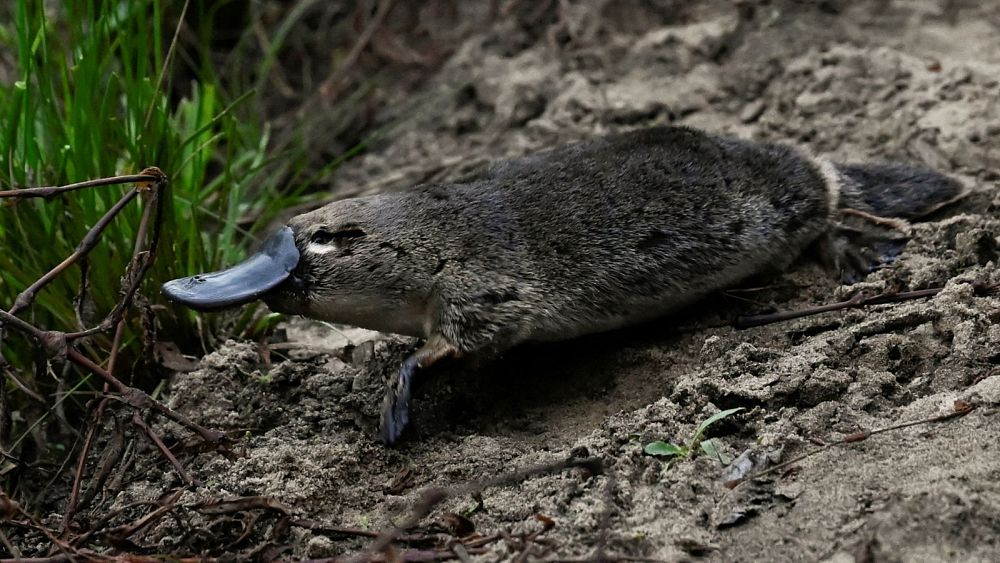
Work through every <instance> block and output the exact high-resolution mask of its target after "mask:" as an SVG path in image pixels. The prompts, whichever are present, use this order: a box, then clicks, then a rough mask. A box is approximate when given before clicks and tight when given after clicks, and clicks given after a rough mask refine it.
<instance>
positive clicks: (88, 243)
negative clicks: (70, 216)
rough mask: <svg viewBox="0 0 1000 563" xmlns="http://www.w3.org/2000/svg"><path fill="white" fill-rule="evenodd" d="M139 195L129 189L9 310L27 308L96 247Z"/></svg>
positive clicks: (18, 297) (137, 191)
mask: <svg viewBox="0 0 1000 563" xmlns="http://www.w3.org/2000/svg"><path fill="white" fill-rule="evenodd" d="M138 195H139V190H137V189H132V190H130V191H128V192H127V193H126V194H125V195H123V196H122V197H121V199H119V200H118V201H117V202H116V203H115V204H114V205H113V206H111V209H109V210H108V212H107V213H105V214H104V216H103V217H101V219H100V220H99V221H98V222H97V223H95V224H94V226H93V227H91V228H90V230H89V231H87V234H86V235H84V237H83V240H81V241H80V244H78V245H77V247H76V250H74V251H73V253H72V254H70V255H69V256H67V257H66V259H65V260H63V261H62V262H60V263H59V265H58V266H56V267H55V268H52V269H51V270H49V271H48V272H47V273H46V274H45V275H44V276H42V277H41V278H39V279H38V280H37V281H36V282H35V283H33V284H31V285H30V286H28V288H27V289H25V290H24V291H22V292H21V293H20V294H18V296H17V297H16V298H15V299H14V305H13V306H12V307H11V308H10V309H8V311H7V312H8V313H10V314H12V315H16V314H17V313H18V312H19V311H21V310H23V309H25V308H26V307H28V305H31V303H32V301H34V300H35V295H36V294H37V293H38V292H39V291H40V290H41V289H42V288H43V287H45V286H46V285H48V284H49V282H51V281H52V280H53V279H55V277H56V276H58V275H59V274H61V273H63V272H64V271H65V270H66V269H67V268H69V267H70V266H72V265H73V264H75V263H76V261H77V260H79V259H80V258H82V257H83V256H86V255H87V254H88V253H89V252H90V251H91V250H93V249H94V247H95V246H97V242H98V240H100V237H101V234H102V233H103V232H104V229H106V228H108V225H110V224H111V221H112V220H114V218H115V217H117V216H118V214H119V213H120V212H121V210H122V209H124V208H125V206H126V205H128V204H129V203H131V202H132V200H133V199H135V198H136V196H138Z"/></svg>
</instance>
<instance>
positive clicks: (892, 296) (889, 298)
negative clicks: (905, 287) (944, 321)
mask: <svg viewBox="0 0 1000 563" xmlns="http://www.w3.org/2000/svg"><path fill="white" fill-rule="evenodd" d="M973 287H974V288H975V291H976V295H980V296H982V295H988V294H990V293H994V292H995V291H996V290H997V287H998V284H984V283H973ZM942 291H944V288H943V287H932V288H928V289H918V290H914V291H902V292H898V293H881V294H879V295H874V296H871V297H865V296H864V294H861V293H859V294H857V295H855V296H854V297H852V298H850V299H848V300H847V301H840V302H837V303H829V304H827V305H819V306H817V307H809V308H806V309H801V310H798V311H781V312H778V313H769V314H766V315H750V316H746V317H737V318H736V321H735V322H734V323H733V326H735V327H736V328H738V329H743V328H751V327H755V326H763V325H767V324H773V323H779V322H783V321H790V320H792V319H798V318H801V317H808V316H811V315H818V314H820V313H826V312H829V311H839V310H842V309H856V308H860V307H867V306H870V305H885V304H887V303H899V302H902V301H909V300H912V299H923V298H925V297H933V296H935V295H937V294H938V293H941V292H942Z"/></svg>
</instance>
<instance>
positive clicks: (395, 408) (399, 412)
mask: <svg viewBox="0 0 1000 563" xmlns="http://www.w3.org/2000/svg"><path fill="white" fill-rule="evenodd" d="M455 356H458V349H457V348H456V347H455V346H453V345H452V344H451V343H450V342H448V340H447V339H446V338H444V337H443V336H440V335H435V336H432V337H431V338H429V339H428V340H427V342H426V343H425V344H424V345H423V346H421V347H420V349H419V350H417V351H416V352H414V353H413V354H412V355H411V356H410V357H408V358H406V360H405V361H404V362H403V365H402V366H400V368H399V375H398V377H397V379H396V380H395V381H393V382H391V383H390V385H389V387H388V389H386V393H385V401H384V402H383V403H382V421H381V428H380V430H379V435H380V437H381V438H382V441H383V442H385V443H386V444H395V443H396V442H397V441H398V440H399V437H400V436H402V434H403V430H405V429H406V426H407V425H408V424H409V423H410V390H411V388H412V386H413V380H414V379H415V378H416V377H417V375H418V374H419V373H420V372H421V371H423V370H425V369H427V368H429V367H431V366H432V365H434V364H436V363H437V362H439V361H440V360H441V359H443V358H447V357H455Z"/></svg>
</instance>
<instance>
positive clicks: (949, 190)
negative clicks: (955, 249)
mask: <svg viewBox="0 0 1000 563" xmlns="http://www.w3.org/2000/svg"><path fill="white" fill-rule="evenodd" d="M962 194H963V190H962V186H961V185H960V184H959V183H958V182H957V181H955V180H953V179H951V178H948V177H947V176H944V175H942V174H940V173H938V172H935V171H933V170H928V169H925V168H919V167H912V166H905V165H897V164H855V165H844V164H835V163H832V162H830V161H827V160H825V159H820V158H815V157H813V156H811V155H809V154H808V153H807V152H805V151H802V150H799V149H797V148H795V147H790V146H785V145H781V144H776V143H766V142H752V141H745V140H739V139H733V138H727V137H721V136H716V135H711V134H707V133H703V132H700V131H696V130H693V129H688V128H683V127H658V128H651V129H645V130H639V131H634V132H630V133H623V134H616V135H611V136H608V137H603V138H597V139H593V140H589V141H584V142H580V143H575V144H570V145H566V146H563V147H560V148H557V149H554V150H551V151H547V152H544V153H540V154H537V155H534V156H528V157H524V158H519V159H514V160H509V161H503V162H500V163H498V164H496V165H494V166H492V167H490V168H489V169H487V170H485V171H483V172H482V173H479V174H478V175H475V176H472V177H469V178H466V179H463V180H462V181H460V182H457V183H453V184H446V185H424V186H418V187H416V188H414V189H412V190H409V191H406V192H401V193H392V194H379V195H374V196H369V197H362V198H355V199H348V200H343V201H338V202H335V203H331V204H329V205H327V206H325V207H323V208H320V209H317V210H316V211H312V212H310V213H306V214H303V215H299V216H297V217H295V218H293V219H292V220H291V221H289V223H288V225H287V226H286V227H284V228H282V229H281V230H279V231H278V232H277V233H276V234H274V235H273V236H271V238H269V239H268V240H267V242H265V244H264V246H263V248H262V250H261V251H260V252H259V253H257V254H255V255H254V256H252V257H251V258H250V259H248V260H246V261H245V262H243V263H241V264H239V265H236V266H234V267H232V268H230V269H227V270H223V271H221V272H216V273H212V274H202V275H199V276H193V277H190V278H184V279H179V280H173V281H171V282H168V283H166V284H165V285H164V286H163V292H164V293H165V294H166V295H167V296H168V297H169V298H171V299H173V300H175V301H178V302H180V303H182V304H184V305H187V306H190V307H193V308H196V309H202V310H216V309H220V308H225V307H235V306H238V305H242V304H244V303H248V302H250V301H253V300H256V299H262V300H263V301H264V302H265V303H267V304H268V306H270V307H271V308H272V309H273V310H276V311H279V312H284V313H290V314H299V315H305V316H307V317H312V318H317V319H322V320H327V321H331V322H337V323H343V324H351V325H355V326H360V327H364V328H369V329H373V330H379V331H383V332H394V333H400V334H407V335H413V336H419V337H422V338H424V339H426V341H425V343H424V345H423V346H422V347H421V348H420V349H419V350H417V351H416V352H415V353H414V354H413V355H412V356H410V357H409V358H408V359H407V360H406V361H405V362H404V363H403V366H402V368H401V369H400V372H399V375H398V379H396V380H395V381H394V382H393V384H391V385H390V386H389V389H388V391H387V394H386V400H385V404H384V407H383V413H382V421H381V437H382V439H383V440H384V441H385V442H386V443H393V442H395V441H396V440H398V439H399V437H400V434H401V433H402V431H403V429H404V427H405V426H406V425H407V423H408V421H409V400H410V386H411V383H412V381H413V378H414V377H415V376H416V375H417V373H418V372H419V371H421V370H423V369H426V368H428V367H430V366H432V365H433V364H435V363H436V362H438V361H440V360H441V359H443V358H446V357H457V356H463V355H468V354H482V353H485V354H495V353H498V352H501V351H503V350H505V349H508V348H510V347H512V346H514V345H517V344H519V343H522V342H526V341H544V340H559V339H567V338H573V337H575V336H579V335H582V334H587V333H594V332H599V331H605V330H611V329H615V328H618V327H621V326H623V325H627V324H633V323H637V322H641V321H646V320H649V319H652V318H655V317H659V316H662V315H664V314H666V313H669V312H671V311H673V310H676V309H677V308H679V307H682V306H684V305H687V304H690V303H692V302H694V301H697V300H698V299H701V298H702V297H705V296H706V295H709V294H711V293H713V292H715V291H718V290H721V289H725V288H728V287H732V286H733V285H734V284H737V283H739V282H740V281H742V280H744V279H746V278H748V277H750V276H753V275H756V274H762V273H771V272H780V271H782V270H784V269H785V268H787V267H788V266H789V265H790V264H791V263H792V262H793V261H794V260H795V259H796V258H797V257H798V256H799V255H800V254H801V253H802V252H803V251H804V250H805V249H806V248H807V247H810V246H813V245H815V246H817V247H818V250H819V254H820V256H821V258H822V259H823V261H824V263H825V264H826V265H827V266H828V267H829V268H831V269H832V270H834V271H836V272H837V273H839V274H841V275H843V276H844V277H845V278H847V279H857V278H859V277H860V276H863V275H865V274H867V273H868V272H869V271H870V270H871V269H872V268H873V267H874V266H875V265H877V264H878V263H879V262H880V260H882V259H883V258H884V256H883V255H884V254H885V253H886V252H889V250H887V249H895V250H896V251H898V249H899V248H900V247H901V246H902V242H901V241H903V240H905V238H904V237H903V235H902V233H901V231H905V229H906V221H905V220H906V219H915V218H919V217H920V216H922V215H925V214H927V213H929V212H931V211H933V210H935V209H937V208H939V207H941V206H942V205H945V204H947V203H949V202H951V201H954V200H955V199H957V198H959V197H961V195H962ZM849 223H850V224H849ZM886 225H889V226H890V227H893V226H894V227H895V229H893V228H886Z"/></svg>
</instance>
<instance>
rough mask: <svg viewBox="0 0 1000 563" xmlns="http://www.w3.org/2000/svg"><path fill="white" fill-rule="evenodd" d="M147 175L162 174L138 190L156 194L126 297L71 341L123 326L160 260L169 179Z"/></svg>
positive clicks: (140, 236) (138, 242) (146, 212)
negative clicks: (166, 190) (164, 197)
mask: <svg viewBox="0 0 1000 563" xmlns="http://www.w3.org/2000/svg"><path fill="white" fill-rule="evenodd" d="M143 174H144V175H146V176H157V175H158V177H159V180H158V181H157V182H155V183H154V184H153V186H152V187H149V186H140V187H138V188H137V189H138V190H139V191H140V192H141V193H151V194H152V195H151V196H149V197H148V198H147V201H146V206H145V209H143V213H142V219H141V220H140V223H139V229H138V231H137V233H136V241H135V246H134V248H133V251H132V260H131V261H129V266H128V267H129V270H128V271H127V273H126V275H125V276H124V279H125V280H127V281H126V282H123V287H122V298H121V300H120V301H119V302H118V303H117V304H115V307H114V308H113V309H112V310H111V312H110V313H109V314H108V316H107V317H105V319H104V320H103V321H102V322H101V323H100V324H99V325H97V326H96V327H93V328H90V329H86V330H82V331H79V332H72V333H69V334H67V335H66V339H67V340H70V341H72V340H76V339H78V338H83V337H86V336H90V335H92V334H96V333H98V332H103V331H106V330H110V329H111V327H113V326H115V325H116V324H120V323H121V320H122V319H123V318H124V317H125V311H127V310H128V308H129V307H130V306H131V305H132V300H133V299H134V298H135V294H136V292H137V291H138V290H139V286H140V285H141V284H142V281H143V280H144V279H145V277H146V274H147V273H148V272H149V269H150V268H152V266H153V262H154V261H155V260H156V251H157V248H158V247H159V242H160V227H161V226H162V224H163V190H164V189H165V188H166V184H167V178H166V176H165V175H164V174H163V173H162V172H160V170H159V169H158V168H147V169H145V170H143ZM150 231H152V232H150ZM147 238H148V239H149V245H148V248H146V239H147ZM137 263H138V264H139V267H138V271H136V270H134V268H135V264H137ZM116 352H117V347H114V348H112V350H111V353H112V361H113V357H114V355H115V354H116ZM112 373H113V372H112Z"/></svg>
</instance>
